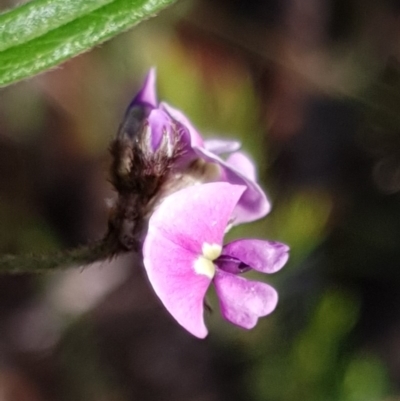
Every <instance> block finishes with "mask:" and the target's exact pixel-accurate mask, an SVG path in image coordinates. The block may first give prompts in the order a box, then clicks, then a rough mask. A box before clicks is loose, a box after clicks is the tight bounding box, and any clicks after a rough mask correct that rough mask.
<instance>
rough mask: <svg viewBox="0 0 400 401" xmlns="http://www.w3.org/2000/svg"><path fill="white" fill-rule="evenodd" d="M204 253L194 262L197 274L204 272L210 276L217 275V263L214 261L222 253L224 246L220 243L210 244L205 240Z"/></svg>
mask: <svg viewBox="0 0 400 401" xmlns="http://www.w3.org/2000/svg"><path fill="white" fill-rule="evenodd" d="M202 252H203V254H202V255H201V256H199V257H198V258H197V259H196V261H195V262H194V270H195V271H196V273H197V274H203V275H204V276H207V277H209V278H213V277H214V275H215V265H214V263H213V261H214V260H215V259H217V258H218V256H219V255H221V252H222V246H221V245H218V244H208V243H207V242H205V243H204V244H203V246H202Z"/></svg>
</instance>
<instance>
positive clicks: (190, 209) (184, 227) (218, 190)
mask: <svg viewBox="0 0 400 401" xmlns="http://www.w3.org/2000/svg"><path fill="white" fill-rule="evenodd" d="M244 190H245V187H243V186H240V185H231V184H228V183H225V182H213V183H208V184H201V185H194V186H191V187H187V188H184V189H181V190H180V191H177V192H175V193H173V194H172V195H169V196H168V197H167V198H166V199H165V200H164V201H163V202H162V203H161V205H160V206H159V207H158V208H157V209H156V211H155V212H154V213H153V215H152V216H151V217H150V220H149V227H150V228H151V227H155V228H157V229H159V230H160V231H161V232H162V233H163V235H165V237H167V238H168V239H170V240H171V241H172V242H174V243H175V244H177V245H180V246H182V247H183V248H185V249H187V250H189V251H191V252H195V253H196V254H198V255H201V254H202V247H203V245H204V244H205V243H207V244H210V245H212V244H217V245H221V246H222V241H223V237H224V233H225V229H226V226H227V225H228V223H229V220H230V217H231V214H232V211H233V209H234V208H235V206H236V204H237V202H238V200H239V198H240V196H241V195H242V193H243V191H244Z"/></svg>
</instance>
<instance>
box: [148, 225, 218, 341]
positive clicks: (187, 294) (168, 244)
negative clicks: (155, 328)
mask: <svg viewBox="0 0 400 401" xmlns="http://www.w3.org/2000/svg"><path fill="white" fill-rule="evenodd" d="M197 256H198V255H196V254H194V253H193V252H190V251H188V250H186V249H185V248H183V247H181V246H179V245H178V244H176V243H174V242H172V241H171V240H169V239H168V238H166V237H165V236H164V233H163V232H161V231H160V230H158V229H157V228H155V227H154V226H151V225H150V227H149V231H148V234H147V236H146V239H145V241H144V244H143V263H144V267H145V269H146V272H147V276H148V278H149V281H150V283H151V285H152V287H153V289H154V291H155V293H156V294H157V296H158V297H159V298H160V300H161V302H162V303H163V304H164V306H165V308H166V309H167V310H168V312H169V313H170V314H171V315H172V316H173V317H174V318H175V319H176V321H177V322H178V323H179V324H180V325H181V326H183V327H184V328H185V329H186V330H187V331H189V332H190V333H192V334H193V335H195V336H196V337H199V338H204V337H205V336H206V335H207V328H206V326H205V324H204V317H203V309H204V296H205V294H206V291H207V288H208V286H209V285H210V282H211V279H210V278H208V277H207V276H205V275H202V274H197V273H196V272H195V270H194V267H193V266H194V262H195V260H196V258H197Z"/></svg>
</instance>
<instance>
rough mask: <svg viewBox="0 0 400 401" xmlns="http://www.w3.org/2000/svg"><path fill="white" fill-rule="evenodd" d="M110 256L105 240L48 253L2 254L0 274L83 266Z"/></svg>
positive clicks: (42, 271) (41, 271)
mask: <svg viewBox="0 0 400 401" xmlns="http://www.w3.org/2000/svg"><path fill="white" fill-rule="evenodd" d="M109 257H110V252H109V250H107V249H106V247H105V246H104V243H103V242H99V243H97V244H93V245H90V246H82V247H80V248H76V249H70V250H66V251H59V252H57V253H53V254H48V255H33V254H24V255H0V274H6V273H8V274H19V273H44V272H49V271H54V270H58V269H65V268H69V267H82V266H86V265H89V264H91V263H94V262H98V261H102V260H105V259H107V258H109Z"/></svg>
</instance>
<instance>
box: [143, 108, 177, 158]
mask: <svg viewBox="0 0 400 401" xmlns="http://www.w3.org/2000/svg"><path fill="white" fill-rule="evenodd" d="M148 122H149V127H150V129H151V133H150V142H151V147H152V150H153V151H155V150H156V149H157V148H158V147H159V146H160V143H161V140H162V138H163V135H164V133H171V131H172V126H171V125H172V121H171V119H170V118H169V116H168V114H167V113H165V112H164V111H162V110H159V109H153V110H152V111H151V112H150V114H149V116H148Z"/></svg>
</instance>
